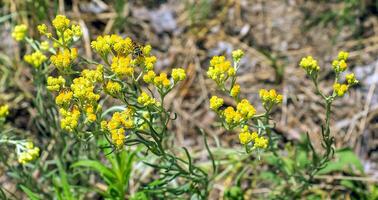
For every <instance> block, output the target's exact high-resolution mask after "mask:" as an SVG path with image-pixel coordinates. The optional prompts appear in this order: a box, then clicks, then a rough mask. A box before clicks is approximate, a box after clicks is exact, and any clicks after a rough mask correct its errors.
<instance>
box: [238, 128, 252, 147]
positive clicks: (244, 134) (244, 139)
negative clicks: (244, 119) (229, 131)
mask: <svg viewBox="0 0 378 200" xmlns="http://www.w3.org/2000/svg"><path fill="white" fill-rule="evenodd" d="M239 141H240V143H241V144H248V143H250V142H252V141H253V138H252V134H251V132H249V131H248V126H244V127H243V130H242V131H241V132H240V133H239Z"/></svg>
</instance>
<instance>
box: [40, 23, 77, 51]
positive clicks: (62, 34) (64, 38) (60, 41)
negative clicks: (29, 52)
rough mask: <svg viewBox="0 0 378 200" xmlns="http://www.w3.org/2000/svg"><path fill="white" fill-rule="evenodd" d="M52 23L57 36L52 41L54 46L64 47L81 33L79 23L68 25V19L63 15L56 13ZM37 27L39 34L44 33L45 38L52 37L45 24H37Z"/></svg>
mask: <svg viewBox="0 0 378 200" xmlns="http://www.w3.org/2000/svg"><path fill="white" fill-rule="evenodd" d="M52 24H53V26H54V28H55V30H56V34H57V36H58V38H57V39H56V40H55V41H54V46H56V47H58V46H61V47H64V48H66V46H69V44H71V43H72V41H75V40H77V39H79V38H80V37H81V36H82V35H83V32H82V30H81V27H80V26H79V25H70V20H69V19H68V18H67V17H66V16H64V15H57V16H56V17H55V19H54V20H53V21H52ZM37 29H38V31H39V33H40V34H41V35H45V36H46V37H47V38H52V37H53V36H52V33H50V32H48V29H47V26H46V24H41V25H38V26H37Z"/></svg>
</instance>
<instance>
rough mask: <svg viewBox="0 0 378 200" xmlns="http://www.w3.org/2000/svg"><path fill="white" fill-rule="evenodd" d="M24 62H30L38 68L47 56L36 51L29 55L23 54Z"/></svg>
mask: <svg viewBox="0 0 378 200" xmlns="http://www.w3.org/2000/svg"><path fill="white" fill-rule="evenodd" d="M24 60H25V62H27V63H29V64H31V65H32V66H33V67H35V68H39V67H40V66H41V65H42V63H43V62H45V61H46V60H47V57H46V56H45V55H43V53H42V52H40V51H36V52H34V53H32V54H30V55H25V56H24Z"/></svg>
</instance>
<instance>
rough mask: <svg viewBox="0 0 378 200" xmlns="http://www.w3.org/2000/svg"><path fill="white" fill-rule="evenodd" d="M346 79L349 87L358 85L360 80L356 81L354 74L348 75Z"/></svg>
mask: <svg viewBox="0 0 378 200" xmlns="http://www.w3.org/2000/svg"><path fill="white" fill-rule="evenodd" d="M345 79H346V81H347V83H348V85H355V84H358V80H357V79H356V77H355V75H354V73H351V74H347V75H346V76H345Z"/></svg>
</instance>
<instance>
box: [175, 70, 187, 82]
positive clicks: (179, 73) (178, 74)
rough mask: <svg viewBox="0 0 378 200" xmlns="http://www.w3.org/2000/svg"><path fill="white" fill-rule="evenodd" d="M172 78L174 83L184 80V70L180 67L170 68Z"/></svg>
mask: <svg viewBox="0 0 378 200" xmlns="http://www.w3.org/2000/svg"><path fill="white" fill-rule="evenodd" d="M172 78H173V81H174V82H175V83H176V82H178V81H182V80H184V79H185V78H186V74H185V70H184V69H182V68H175V69H172Z"/></svg>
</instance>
